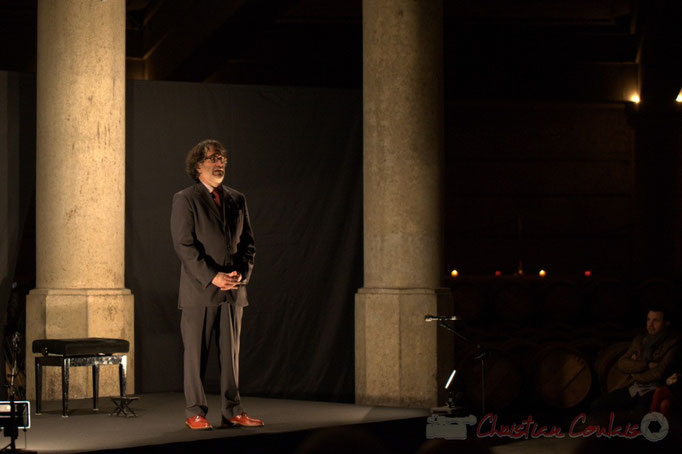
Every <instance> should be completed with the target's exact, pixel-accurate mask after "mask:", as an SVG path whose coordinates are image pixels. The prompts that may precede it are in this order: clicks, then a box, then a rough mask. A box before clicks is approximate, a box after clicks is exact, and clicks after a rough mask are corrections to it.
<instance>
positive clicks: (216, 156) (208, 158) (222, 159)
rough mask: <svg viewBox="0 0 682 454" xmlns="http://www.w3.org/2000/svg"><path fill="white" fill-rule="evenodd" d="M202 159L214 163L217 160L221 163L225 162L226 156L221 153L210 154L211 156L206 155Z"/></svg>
mask: <svg viewBox="0 0 682 454" xmlns="http://www.w3.org/2000/svg"><path fill="white" fill-rule="evenodd" d="M204 161H211V162H212V163H214V164H216V163H218V162H220V163H221V164H225V163H226V162H227V157H225V156H223V155H221V154H212V155H211V156H206V157H205V158H204Z"/></svg>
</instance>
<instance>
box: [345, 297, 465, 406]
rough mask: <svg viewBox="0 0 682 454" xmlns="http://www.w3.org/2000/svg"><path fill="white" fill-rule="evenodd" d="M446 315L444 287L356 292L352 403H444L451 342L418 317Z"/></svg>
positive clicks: (448, 312)
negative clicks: (353, 396) (353, 394)
mask: <svg viewBox="0 0 682 454" xmlns="http://www.w3.org/2000/svg"><path fill="white" fill-rule="evenodd" d="M452 313H453V303H452V295H451V293H450V290H449V289H445V288H438V289H381V288H362V289H360V290H358V293H357V294H356V295H355V401H356V403H358V404H362V405H386V406H396V407H412V408H429V407H435V406H437V405H439V403H440V404H442V403H444V401H445V392H444V389H443V388H444V386H445V380H446V379H447V375H448V374H449V373H450V372H451V371H452V367H453V356H454V338H453V334H452V333H450V332H449V331H447V330H445V329H443V328H439V327H438V324H437V323H427V322H425V321H424V316H425V315H427V314H431V315H436V314H438V315H440V314H442V315H451V314H452ZM439 394H440V395H439Z"/></svg>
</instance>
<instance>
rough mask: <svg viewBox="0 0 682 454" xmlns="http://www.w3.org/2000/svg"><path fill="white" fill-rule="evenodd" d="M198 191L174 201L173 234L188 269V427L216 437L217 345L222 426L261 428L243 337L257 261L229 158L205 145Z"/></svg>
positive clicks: (193, 160)
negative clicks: (247, 385)
mask: <svg viewBox="0 0 682 454" xmlns="http://www.w3.org/2000/svg"><path fill="white" fill-rule="evenodd" d="M185 164H186V170H187V174H188V175H189V176H190V177H191V178H192V179H194V180H195V182H196V184H194V185H193V186H190V187H188V188H186V189H183V190H182V191H180V192H178V193H177V194H175V195H174V196H173V209H172V211H171V234H172V237H173V246H174V248H175V252H176V253H177V255H178V257H179V258H180V261H181V263H182V267H181V271H180V290H179V295H178V307H179V308H180V309H182V318H181V331H182V341H183V344H184V383H185V385H184V387H185V401H186V409H185V414H186V416H187V420H186V421H185V424H186V425H187V426H188V427H189V428H190V429H211V428H212V426H211V424H210V423H209V422H208V421H207V420H206V413H207V411H208V405H207V402H206V395H205V393H204V387H203V378H204V373H205V370H206V359H207V357H208V348H209V345H210V343H211V339H212V337H213V336H214V335H215V338H216V340H217V344H218V349H219V357H220V393H221V413H222V418H221V425H223V426H227V425H233V426H250V427H253V426H262V425H263V421H261V420H259V419H256V418H251V417H250V416H249V415H247V414H246V412H245V411H244V409H243V408H242V406H241V402H240V396H239V335H240V330H241V323H242V313H243V309H244V307H245V306H247V305H248V302H247V298H246V284H247V283H248V281H249V279H250V277H251V272H252V270H253V258H254V256H255V254H256V249H255V246H254V239H253V233H252V231H251V225H250V223H249V214H248V211H247V208H246V199H245V198H244V195H243V194H241V193H239V192H237V191H235V190H234V189H232V188H230V187H228V186H225V185H223V184H222V183H223V179H224V178H225V166H226V165H227V152H226V150H225V147H224V146H223V145H222V144H221V143H220V142H218V141H216V140H204V141H202V142H200V143H198V144H197V145H195V146H194V148H192V150H190V152H189V153H188V155H187V159H186V162H185Z"/></svg>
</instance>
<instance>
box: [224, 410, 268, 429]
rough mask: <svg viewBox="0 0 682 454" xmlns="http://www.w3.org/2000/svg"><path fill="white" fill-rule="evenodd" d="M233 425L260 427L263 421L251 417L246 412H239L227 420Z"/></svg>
mask: <svg viewBox="0 0 682 454" xmlns="http://www.w3.org/2000/svg"><path fill="white" fill-rule="evenodd" d="M227 422H229V423H230V424H232V425H233V426H243V427H260V426H262V425H263V421H261V420H260V419H256V418H252V417H251V416H249V415H247V414H246V413H240V414H238V415H237V416H234V417H232V418H230V419H228V420H227Z"/></svg>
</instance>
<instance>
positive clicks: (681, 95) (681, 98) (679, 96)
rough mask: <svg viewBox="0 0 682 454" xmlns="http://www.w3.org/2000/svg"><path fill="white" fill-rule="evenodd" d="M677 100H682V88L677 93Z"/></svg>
mask: <svg viewBox="0 0 682 454" xmlns="http://www.w3.org/2000/svg"><path fill="white" fill-rule="evenodd" d="M675 101H677V102H682V90H680V92H679V93H678V94H677V98H675Z"/></svg>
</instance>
